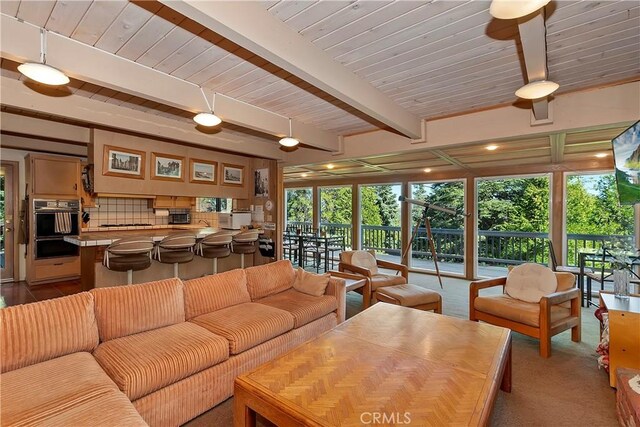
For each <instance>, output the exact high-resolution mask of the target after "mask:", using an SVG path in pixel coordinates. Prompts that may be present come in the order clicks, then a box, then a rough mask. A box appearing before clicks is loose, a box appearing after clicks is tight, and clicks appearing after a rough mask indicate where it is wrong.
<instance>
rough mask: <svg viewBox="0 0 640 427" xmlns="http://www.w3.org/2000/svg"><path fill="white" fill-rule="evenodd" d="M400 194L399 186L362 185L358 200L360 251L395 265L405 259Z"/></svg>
mask: <svg viewBox="0 0 640 427" xmlns="http://www.w3.org/2000/svg"><path fill="white" fill-rule="evenodd" d="M400 191H401V186H400V184H386V185H363V186H360V197H359V200H360V247H361V248H362V249H373V250H375V251H376V254H377V255H376V256H377V257H378V258H380V259H387V260H391V261H394V262H400V260H401V256H402V240H401V237H402V233H401V231H400V215H401V209H402V206H401V205H400V202H399V201H398V197H399V196H400Z"/></svg>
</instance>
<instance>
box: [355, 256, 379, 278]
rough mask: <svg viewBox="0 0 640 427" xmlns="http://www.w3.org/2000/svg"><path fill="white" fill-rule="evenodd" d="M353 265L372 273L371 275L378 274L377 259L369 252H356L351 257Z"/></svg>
mask: <svg viewBox="0 0 640 427" xmlns="http://www.w3.org/2000/svg"><path fill="white" fill-rule="evenodd" d="M351 264H353V265H355V266H356V267H362V268H366V269H368V270H369V271H371V275H376V274H378V264H377V263H376V258H375V257H374V256H373V255H371V253H370V252H368V251H354V252H353V255H351Z"/></svg>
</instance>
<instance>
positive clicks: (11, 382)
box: [0, 352, 146, 426]
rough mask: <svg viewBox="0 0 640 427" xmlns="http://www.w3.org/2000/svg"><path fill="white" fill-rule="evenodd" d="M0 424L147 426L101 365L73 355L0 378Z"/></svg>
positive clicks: (81, 354)
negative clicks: (0, 421) (0, 388)
mask: <svg viewBox="0 0 640 427" xmlns="http://www.w3.org/2000/svg"><path fill="white" fill-rule="evenodd" d="M0 380H1V382H2V399H1V400H0V419H1V420H2V425H3V426H5V425H113V426H115V425H132V426H133V425H136V426H139V425H146V424H145V422H144V421H143V420H142V418H141V417H140V415H138V413H137V412H136V410H135V409H134V407H133V405H132V404H131V402H130V401H129V399H127V397H126V396H125V395H124V394H122V393H121V392H120V391H119V390H118V387H117V386H116V385H115V384H114V382H113V381H112V380H111V379H110V378H109V377H108V376H107V374H106V373H105V372H104V371H103V370H102V368H100V365H98V363H97V362H96V360H95V359H94V358H93V356H91V354H89V353H86V352H79V353H73V354H69V355H66V356H62V357H58V358H56V359H51V360H47V361H45V362H41V363H36V364H34V365H30V366H27V367H25V368H21V369H17V370H13V371H11V372H7V373H5V374H2V376H1V377H0Z"/></svg>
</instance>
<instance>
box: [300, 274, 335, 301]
mask: <svg viewBox="0 0 640 427" xmlns="http://www.w3.org/2000/svg"><path fill="white" fill-rule="evenodd" d="M330 278H331V275H330V274H329V273H325V274H313V273H309V272H308V271H304V270H303V269H302V268H300V267H298V271H297V272H296V279H295V281H294V282H293V289H295V290H296V291H298V292H302V293H305V294H307V295H313V296H315V297H321V296H322V295H324V292H325V290H326V289H327V285H329V279H330Z"/></svg>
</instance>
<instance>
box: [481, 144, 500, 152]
mask: <svg viewBox="0 0 640 427" xmlns="http://www.w3.org/2000/svg"><path fill="white" fill-rule="evenodd" d="M484 149H485V150H489V151H495V150H497V149H498V146H497V145H495V144H491V145H487V146H486V147H484Z"/></svg>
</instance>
